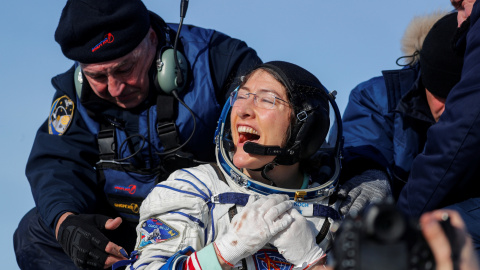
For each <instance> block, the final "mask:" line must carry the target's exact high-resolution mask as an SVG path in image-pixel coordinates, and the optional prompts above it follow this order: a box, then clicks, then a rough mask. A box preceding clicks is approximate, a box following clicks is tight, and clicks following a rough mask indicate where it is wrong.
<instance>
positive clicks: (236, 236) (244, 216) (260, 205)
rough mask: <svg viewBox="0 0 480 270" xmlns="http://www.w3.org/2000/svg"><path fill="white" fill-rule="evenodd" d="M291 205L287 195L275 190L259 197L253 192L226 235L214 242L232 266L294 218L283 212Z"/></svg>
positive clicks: (285, 226) (223, 257)
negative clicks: (277, 192) (276, 192)
mask: <svg viewBox="0 0 480 270" xmlns="http://www.w3.org/2000/svg"><path fill="white" fill-rule="evenodd" d="M290 208H292V202H290V201H289V200H288V196H287V195H279V194H272V195H269V196H266V197H262V198H260V199H258V200H256V198H255V196H250V197H249V199H248V203H247V204H246V205H245V208H243V210H242V211H241V212H240V213H238V214H237V215H236V216H235V217H233V219H232V222H231V223H230V225H229V227H228V231H227V233H226V234H225V235H223V236H222V237H220V238H219V239H217V240H216V241H215V242H214V244H215V246H216V248H217V251H218V253H220V254H218V255H220V256H221V258H222V259H223V260H224V261H225V262H226V263H228V264H230V265H231V266H233V265H235V264H236V263H237V262H238V261H240V260H241V259H243V258H245V257H247V256H249V255H252V254H254V253H255V252H257V251H258V250H259V249H260V248H262V247H263V246H264V245H265V244H267V243H268V241H269V240H270V239H271V238H272V236H274V235H275V234H277V233H278V232H280V231H282V230H284V229H285V228H287V226H288V225H290V223H291V222H292V221H293V219H292V218H291V217H290V215H282V214H283V213H285V212H286V211H287V210H289V209H290Z"/></svg>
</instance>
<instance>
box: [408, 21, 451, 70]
mask: <svg viewBox="0 0 480 270" xmlns="http://www.w3.org/2000/svg"><path fill="white" fill-rule="evenodd" d="M448 13H449V11H435V12H433V13H430V14H426V15H421V16H415V17H413V19H412V20H411V21H410V23H409V25H408V26H407V28H406V29H405V33H404V34H403V37H402V40H401V44H402V47H401V50H402V53H403V56H404V58H403V60H404V62H405V64H410V65H414V64H415V63H416V62H418V60H419V57H420V56H419V55H418V54H415V52H417V51H418V52H419V51H420V50H421V49H422V45H423V41H424V40H425V37H426V36H427V34H428V32H429V31H430V29H431V28H432V26H433V25H434V24H435V23H436V22H437V21H438V20H439V19H440V18H442V17H443V16H445V15H447V14H448ZM412 58H413V59H412Z"/></svg>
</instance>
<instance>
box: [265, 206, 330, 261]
mask: <svg viewBox="0 0 480 270" xmlns="http://www.w3.org/2000/svg"><path fill="white" fill-rule="evenodd" d="M287 214H290V216H291V217H292V218H293V219H294V220H293V222H292V223H291V224H290V226H288V228H287V229H285V230H284V231H282V232H280V233H279V234H277V235H275V236H274V237H272V240H270V243H271V244H272V245H274V246H275V247H276V248H277V249H278V251H279V252H280V254H282V255H283V257H284V258H285V259H286V260H287V261H288V262H290V263H292V264H294V265H295V268H305V267H307V266H308V265H311V264H313V263H316V262H318V261H319V260H320V259H322V258H323V257H324V255H325V251H324V250H322V249H321V248H320V247H319V246H318V245H317V243H316V242H315V237H316V236H315V232H314V231H313V229H312V228H311V227H310V226H309V225H308V221H307V219H305V217H303V216H302V215H301V214H300V213H299V212H298V211H297V210H296V209H292V210H290V211H288V212H287ZM287 214H285V215H287Z"/></svg>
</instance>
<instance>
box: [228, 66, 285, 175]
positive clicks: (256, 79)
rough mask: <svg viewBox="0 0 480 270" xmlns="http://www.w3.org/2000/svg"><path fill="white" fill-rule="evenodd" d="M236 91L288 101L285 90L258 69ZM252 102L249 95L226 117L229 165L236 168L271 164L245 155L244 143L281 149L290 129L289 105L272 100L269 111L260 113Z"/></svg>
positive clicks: (268, 159) (257, 157)
mask: <svg viewBox="0 0 480 270" xmlns="http://www.w3.org/2000/svg"><path fill="white" fill-rule="evenodd" d="M239 90H240V91H246V92H249V93H259V92H263V91H267V92H270V93H273V94H275V96H276V97H278V98H281V99H283V100H288V98H287V91H286V89H285V87H284V86H283V85H282V84H281V83H280V82H278V81H277V80H276V79H275V78H274V77H273V76H272V75H271V74H270V73H268V72H267V71H265V70H262V69H259V70H257V71H254V73H253V74H251V76H250V77H249V78H248V81H247V82H246V83H245V84H244V85H243V86H242V87H241V88H240V89H239ZM253 98H254V97H253V95H250V96H249V97H248V98H247V99H246V100H244V101H245V102H241V103H240V102H236V103H235V104H234V105H233V107H232V113H231V115H230V120H231V130H232V139H233V142H234V144H235V154H234V156H233V163H234V164H235V166H236V167H238V168H247V169H257V168H260V167H262V166H264V165H265V164H267V163H269V162H271V161H272V160H273V159H274V156H261V155H253V154H249V153H246V152H245V151H244V150H243V145H244V144H245V142H246V141H252V142H255V143H258V144H261V145H269V146H280V147H284V146H285V143H286V139H287V133H288V128H289V126H290V118H291V113H292V109H291V107H290V106H289V105H287V104H286V103H284V102H281V101H278V100H276V102H275V106H274V107H273V108H272V109H263V108H259V107H257V106H255V105H254V101H253Z"/></svg>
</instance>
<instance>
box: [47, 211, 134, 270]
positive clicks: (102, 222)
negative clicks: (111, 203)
mask: <svg viewBox="0 0 480 270" xmlns="http://www.w3.org/2000/svg"><path fill="white" fill-rule="evenodd" d="M121 223H122V219H121V218H119V217H117V218H115V219H111V218H109V217H107V216H103V215H87V214H80V215H74V214H72V213H65V214H63V215H62V216H61V217H60V219H59V221H58V223H57V227H56V236H57V241H58V242H59V243H60V245H61V246H62V248H63V250H64V251H65V253H67V255H68V256H70V258H71V259H72V261H73V262H74V263H75V265H76V266H77V267H79V268H89V269H92V268H95V269H104V268H109V267H111V266H112V265H113V264H114V263H116V262H118V261H120V260H125V259H126V257H124V255H126V252H125V250H124V249H123V248H122V247H120V246H118V245H116V244H114V243H113V242H110V241H109V240H108V239H107V237H105V235H103V233H102V232H101V230H104V229H106V230H115V229H116V228H118V226H120V224H121ZM122 254H123V255H122Z"/></svg>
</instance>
